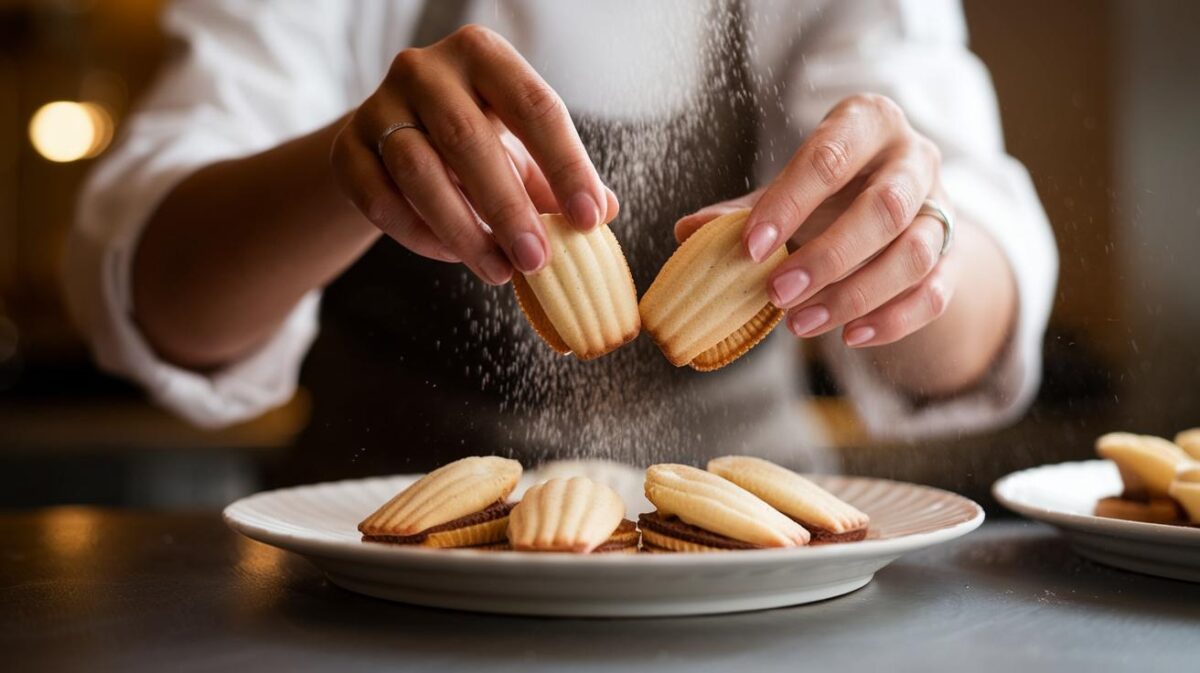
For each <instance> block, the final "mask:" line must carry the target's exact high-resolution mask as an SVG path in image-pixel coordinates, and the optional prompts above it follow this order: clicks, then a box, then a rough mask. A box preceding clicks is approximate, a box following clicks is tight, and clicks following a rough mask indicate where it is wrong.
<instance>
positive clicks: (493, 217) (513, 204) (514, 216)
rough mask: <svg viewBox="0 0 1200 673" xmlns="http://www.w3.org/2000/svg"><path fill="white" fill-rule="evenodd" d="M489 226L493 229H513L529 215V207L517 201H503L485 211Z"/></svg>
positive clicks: (491, 205)
mask: <svg viewBox="0 0 1200 673" xmlns="http://www.w3.org/2000/svg"><path fill="white" fill-rule="evenodd" d="M485 212H486V213H487V215H486V217H487V221H488V225H489V226H491V227H492V228H493V229H496V228H499V229H512V228H515V227H517V226H518V224H519V223H520V222H521V220H522V219H524V218H525V216H526V215H527V214H528V213H529V206H527V205H526V204H524V203H521V202H520V201H517V200H512V199H503V200H501V201H498V202H496V203H493V204H490V205H489V206H488V208H487V209H486V210H485Z"/></svg>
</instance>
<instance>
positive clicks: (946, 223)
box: [917, 199, 954, 257]
mask: <svg viewBox="0 0 1200 673" xmlns="http://www.w3.org/2000/svg"><path fill="white" fill-rule="evenodd" d="M922 215H928V216H930V217H932V218H934V219H935V220H937V221H939V222H941V223H942V231H943V234H942V249H941V251H939V252H938V257H945V256H946V253H947V252H950V245H951V244H952V243H954V218H953V217H950V214H949V213H947V212H946V211H945V210H944V209H943V208H942V207H941V206H939V205H938V203H937V201H934V200H933V199H925V201H924V203H922V204H921V209H920V210H918V211H917V217H920V216H922Z"/></svg>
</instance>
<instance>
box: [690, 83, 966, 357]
mask: <svg viewBox="0 0 1200 673" xmlns="http://www.w3.org/2000/svg"><path fill="white" fill-rule="evenodd" d="M940 163H941V156H940V153H939V152H938V149H937V147H936V146H935V145H934V144H933V142H932V141H930V140H929V139H928V138H925V137H924V136H922V135H920V134H919V133H917V132H916V131H915V130H914V129H913V128H912V127H911V126H910V125H909V124H908V121H907V119H905V116H904V113H903V112H902V111H901V110H900V108H899V107H898V106H897V105H896V104H895V103H894V102H892V101H891V100H889V99H887V98H885V97H883V96H878V95H871V94H865V95H858V96H851V97H849V98H847V99H845V100H843V101H842V102H840V103H839V104H838V105H836V106H835V107H834V108H833V110H832V111H831V112H830V113H829V114H828V115H827V116H826V117H825V119H824V120H823V121H822V122H821V123H820V124H819V125H818V126H817V127H816V129H814V130H813V132H812V133H811V134H810V135H809V136H808V137H807V138H806V139H805V141H804V143H803V144H802V145H801V146H800V148H799V149H798V150H796V153H795V155H793V157H792V159H791V160H790V161H789V162H788V165H787V166H786V167H785V168H784V169H783V171H782V172H781V173H780V174H779V176H778V177H776V179H775V180H774V181H773V182H772V183H771V184H770V185H768V186H767V187H766V188H764V189H760V190H758V191H756V192H752V193H750V194H747V195H746V196H744V197H741V198H740V199H735V200H733V201H728V202H725V203H720V204H716V205H713V206H709V207H708V208H705V209H703V210H701V211H699V212H697V213H695V214H692V215H689V216H687V217H685V218H683V219H681V220H680V221H679V222H678V223H677V224H676V225H675V234H676V237H677V238H678V239H679V240H681V241H682V240H684V239H685V238H687V237H688V236H690V235H691V233H692V232H694V231H695V230H696V229H698V228H699V227H700V226H701V225H702V224H704V223H705V222H707V221H709V220H711V219H713V218H714V217H716V216H718V215H720V214H722V213H723V212H728V211H730V210H733V209H736V208H746V207H753V210H752V212H751V213H750V217H749V218H748V219H747V221H746V230H745V233H744V235H743V240H744V244H745V246H746V250H747V252H748V253H749V254H750V256H751V257H753V258H754V259H756V260H762V259H764V258H765V257H766V256H767V255H769V254H770V253H771V252H772V251H773V250H774V249H775V248H776V247H778V246H780V245H783V244H785V243H786V242H787V241H788V240H792V241H793V242H794V243H796V244H797V245H798V247H797V248H796V250H795V252H793V253H792V254H791V255H790V256H789V257H788V258H787V259H786V260H785V261H784V262H783V263H781V264H780V265H779V267H778V268H777V269H775V270H774V272H773V273H772V275H771V278H770V280H769V281H768V292H769V294H770V297H771V301H772V302H773V303H774V304H775V305H776V306H779V307H780V308H783V309H786V310H787V326H788V328H789V329H790V330H791V331H792V332H793V333H795V334H796V336H799V337H806V338H807V337H815V336H818V335H821V334H824V333H826V332H829V331H830V330H833V329H835V328H837V327H841V326H844V327H845V329H844V330H843V333H842V340H843V341H844V342H845V343H846V345H847V346H851V347H863V346H881V345H884V344H888V343H892V342H894V341H898V340H900V339H902V338H904V337H906V336H908V335H910V334H912V333H913V332H916V331H917V330H919V329H921V328H922V327H924V326H926V325H928V324H929V323H931V322H932V321H933V320H935V319H936V318H938V317H939V316H940V315H942V313H943V312H944V311H945V310H946V308H947V306H948V305H949V303H950V299H951V297H952V295H953V293H954V288H955V285H956V283H955V282H954V273H952V270H953V268H954V256H953V255H947V256H946V257H944V258H943V257H941V256H940V251H941V247H942V241H943V236H944V231H943V227H942V223H941V222H940V221H938V220H937V219H935V218H933V217H930V216H921V217H917V211H918V209H919V208H920V207H921V204H922V202H923V201H924V200H925V199H926V198H932V199H934V200H935V201H937V202H938V204H939V205H941V206H942V208H948V206H947V201H946V199H945V197H944V195H943V193H942V190H941V186H940V183H939V181H938V169H939V166H940Z"/></svg>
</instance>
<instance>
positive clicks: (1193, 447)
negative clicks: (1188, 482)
mask: <svg viewBox="0 0 1200 673" xmlns="http://www.w3.org/2000/svg"><path fill="white" fill-rule="evenodd" d="M1175 445H1176V446H1178V447H1179V448H1181V449H1183V451H1184V453H1186V454H1188V455H1189V456H1191V457H1192V459H1193V460H1200V428H1192V429H1191V430H1184V431H1183V432H1181V433H1179V434H1177V435H1175Z"/></svg>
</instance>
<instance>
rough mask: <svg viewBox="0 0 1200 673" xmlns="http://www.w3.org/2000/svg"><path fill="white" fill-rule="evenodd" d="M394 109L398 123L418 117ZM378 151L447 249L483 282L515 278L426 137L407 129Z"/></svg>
mask: <svg viewBox="0 0 1200 673" xmlns="http://www.w3.org/2000/svg"><path fill="white" fill-rule="evenodd" d="M390 109H391V112H389V113H388V114H389V115H390V116H392V117H393V118H394V119H414V118H415V117H414V115H412V113H410V112H408V111H406V110H404V109H403V108H402V107H398V106H394V107H392V108H390ZM376 124H377V122H373V121H372V122H366V125H367V126H369V127H374V128H380V127H379V126H376ZM368 137H369V135H368ZM380 149H381V150H382V151H383V156H382V162H383V165H384V166H385V167H386V170H387V173H388V174H389V175H390V176H391V179H392V181H393V182H394V183H395V185H396V186H397V187H398V188H399V190H400V192H401V193H402V194H404V197H405V198H406V199H407V200H408V202H409V203H410V204H411V205H412V207H413V209H414V210H415V211H416V212H417V214H418V215H420V217H421V219H422V220H424V221H425V223H426V224H427V225H429V228H430V229H431V230H432V231H433V232H434V233H435V234H436V235H437V237H438V238H439V239H440V240H441V241H442V242H443V243H445V244H446V247H448V248H449V249H450V250H451V251H452V252H453V253H454V254H455V255H457V256H458V257H459V258H460V259H462V260H463V262H464V263H465V264H466V265H467V266H468V267H469V268H470V269H471V270H472V271H473V272H475V274H476V275H477V276H479V277H480V278H481V279H482V280H483V281H485V282H487V283H490V284H492V285H502V284H504V283H507V282H508V280H509V278H511V277H512V266H511V265H510V264H509V262H508V259H507V258H505V256H504V254H503V253H502V251H501V250H500V249H499V248H498V247H497V245H496V241H495V240H493V238H492V237H491V236H490V235H488V233H487V232H486V231H484V229H483V227H481V226H480V225H479V220H478V218H477V217H476V215H475V213H474V212H473V211H472V210H471V207H470V206H469V205H468V204H467V202H466V200H465V199H464V198H463V195H462V193H461V192H460V191H459V190H458V188H457V187H456V186H455V185H454V182H453V179H452V178H451V176H450V173H449V172H448V171H447V170H446V166H445V164H443V163H442V159H441V157H439V156H438V153H437V151H436V150H434V148H433V147H432V146H431V145H430V144H429V141H428V140H426V138H425V134H423V133H421V132H419V131H417V130H415V129H403V130H401V131H397V132H396V133H393V134H391V135H389V136H388V137H387V138H386V139H385V140H384V142H383V143H382V147H381V148H380Z"/></svg>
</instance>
